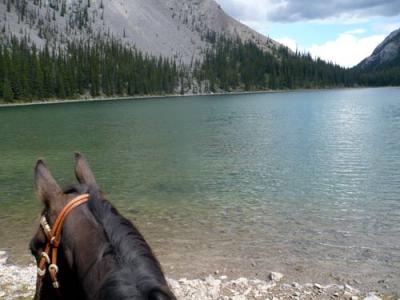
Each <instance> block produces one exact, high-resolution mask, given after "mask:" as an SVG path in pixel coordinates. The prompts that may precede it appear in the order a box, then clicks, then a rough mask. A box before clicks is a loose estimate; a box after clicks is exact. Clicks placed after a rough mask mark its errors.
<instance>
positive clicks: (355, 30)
mask: <svg viewBox="0 0 400 300" xmlns="http://www.w3.org/2000/svg"><path fill="white" fill-rule="evenodd" d="M365 32H367V31H366V30H365V29H364V28H357V29H353V30H349V31H346V33H348V34H363V33H365Z"/></svg>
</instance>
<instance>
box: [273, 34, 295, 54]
mask: <svg viewBox="0 0 400 300" xmlns="http://www.w3.org/2000/svg"><path fill="white" fill-rule="evenodd" d="M276 41H277V42H279V43H281V44H282V45H285V46H286V47H288V48H289V49H290V50H292V51H294V52H295V51H296V50H297V49H298V46H297V42H296V41H295V40H294V39H291V38H289V37H283V38H279V39H276Z"/></svg>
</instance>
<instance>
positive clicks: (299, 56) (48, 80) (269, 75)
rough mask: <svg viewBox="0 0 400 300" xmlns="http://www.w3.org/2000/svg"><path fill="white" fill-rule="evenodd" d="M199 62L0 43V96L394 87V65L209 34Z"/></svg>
mask: <svg viewBox="0 0 400 300" xmlns="http://www.w3.org/2000/svg"><path fill="white" fill-rule="evenodd" d="M208 38H211V39H212V41H213V43H212V47H210V48H209V49H208V50H207V51H205V52H204V59H203V60H202V61H200V60H198V61H196V62H195V63H194V65H193V66H192V67H190V68H188V67H187V66H183V65H177V64H176V63H175V62H174V61H173V60H169V59H165V58H162V57H153V56H149V55H146V54H144V53H142V52H141V51H138V50H137V49H135V47H132V46H127V45H123V44H122V43H121V42H119V41H117V40H114V39H109V40H101V39H98V40H85V41H83V40H82V41H75V42H68V43H67V45H65V46H63V47H61V46H60V47H58V48H56V49H54V48H51V47H49V46H48V45H47V46H45V47H43V48H42V49H38V48H36V47H35V45H32V44H30V43H29V42H28V39H19V40H18V39H16V38H12V39H10V41H9V42H8V43H1V44H0V101H1V102H3V103H10V102H29V101H35V100H46V99H71V98H82V97H99V96H103V97H116V96H135V95H166V94H176V93H180V94H184V93H190V92H193V91H194V90H193V89H192V87H193V86H195V85H196V86H200V88H199V89H197V91H198V92H203V93H208V92H232V91H253V90H254V91H256V90H258V91H259V90H277V89H279V90H286V89H299V88H304V89H315V88H331V87H355V86H384V85H399V84H400V68H398V67H392V68H389V69H387V68H385V69H379V68H377V69H376V70H373V71H371V72H365V71H363V70H359V69H357V68H353V69H345V68H342V67H340V66H338V65H335V64H332V63H328V62H325V61H323V60H321V59H314V58H312V57H311V55H310V54H307V53H294V52H292V51H290V50H289V49H288V48H286V47H280V48H277V49H274V50H273V51H269V52H266V51H263V50H261V49H260V48H258V47H257V46H256V45H255V44H253V43H251V42H247V43H243V42H241V41H240V40H231V39H226V38H223V37H219V38H217V37H215V36H213V37H208Z"/></svg>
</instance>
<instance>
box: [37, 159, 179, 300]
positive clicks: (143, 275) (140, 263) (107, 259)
mask: <svg viewBox="0 0 400 300" xmlns="http://www.w3.org/2000/svg"><path fill="white" fill-rule="evenodd" d="M75 174H76V178H77V179H78V182H79V184H76V185H74V186H72V187H70V188H68V189H66V190H64V191H62V190H61V189H60V188H59V186H58V184H57V182H56V181H55V180H54V178H53V177H52V175H51V173H50V171H49V170H48V169H47V168H46V166H45V165H44V163H43V161H41V160H39V161H38V162H37V164H36V168H35V174H34V177H35V178H34V182H35V187H36V191H37V194H38V196H39V197H40V199H41V200H42V201H43V203H44V206H45V208H44V210H43V216H44V217H45V220H47V222H48V225H49V227H50V228H51V227H52V226H53V225H54V223H55V222H56V220H57V218H58V217H59V214H60V213H61V212H62V211H64V210H65V209H64V208H65V207H66V206H67V205H68V203H70V204H71V201H74V200H73V199H76V198H77V197H78V196H79V195H83V194H88V196H89V198H88V199H89V200H88V201H87V202H84V203H83V204H80V205H79V206H77V207H75V208H74V209H73V210H71V211H70V213H69V214H68V215H67V216H66V217H65V222H64V223H63V225H62V231H61V236H60V240H59V245H58V248H57V251H56V256H57V258H56V260H57V266H58V273H57V280H58V283H59V288H54V286H53V284H52V280H51V279H52V278H50V277H51V276H50V273H51V272H49V271H47V272H46V274H44V275H43V274H41V275H42V276H39V275H38V280H37V288H36V294H35V299H58V298H62V299H74V300H75V299H137V300H139V299H148V300H167V299H176V298H175V296H174V295H173V294H172V292H171V291H170V289H169V288H168V285H167V282H166V280H165V277H164V275H163V272H162V270H161V267H160V264H159V262H158V261H157V259H156V258H155V256H154V255H153V253H152V251H151V249H150V247H149V245H148V244H147V243H146V241H145V240H144V238H143V236H142V235H141V234H140V232H139V231H138V230H137V229H136V228H135V226H134V225H133V224H132V223H131V222H130V221H129V220H127V219H126V218H124V217H122V216H121V215H120V214H119V213H118V211H117V210H116V209H115V208H114V207H113V206H112V205H111V204H110V202H108V201H107V200H105V199H104V197H103V194H102V192H101V191H100V189H99V187H98V186H97V184H96V181H95V178H94V176H93V173H92V171H91V170H90V168H89V165H88V163H87V161H86V160H85V158H84V157H83V156H82V155H81V154H79V153H77V154H75ZM42 225H43V224H42ZM50 238H51V237H50ZM48 239H49V236H48V235H46V230H44V228H42V227H39V230H38V231H37V233H36V235H35V236H34V237H33V239H32V241H31V243H30V249H31V251H32V254H33V255H34V256H35V257H36V259H37V260H38V263H39V261H40V260H41V258H42V257H43V256H46V255H45V254H43V256H42V253H43V252H45V248H46V245H48V243H49V240H48ZM49 256H50V255H49ZM47 259H49V260H50V258H47ZM48 263H51V262H50V261H49V262H48Z"/></svg>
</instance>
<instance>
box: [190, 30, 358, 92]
mask: <svg viewBox="0 0 400 300" xmlns="http://www.w3.org/2000/svg"><path fill="white" fill-rule="evenodd" d="M195 74H196V77H197V78H198V79H199V80H207V81H208V83H209V88H210V90H211V91H216V90H217V89H223V90H227V91H231V90H237V89H241V90H242V89H244V90H246V91H248V90H264V89H296V88H326V87H347V86H354V85H355V84H357V74H356V73H355V72H353V71H352V70H349V69H345V68H342V67H340V66H338V65H335V64H332V63H327V62H325V61H323V60H321V59H313V58H312V57H311V55H310V54H302V53H299V52H296V53H293V52H291V51H290V50H289V49H288V48H286V47H278V48H275V49H271V50H270V51H263V50H262V49H260V48H259V47H258V46H257V45H256V44H254V43H252V42H245V43H243V42H242V41H241V40H239V39H238V40H232V39H226V38H224V37H220V38H219V39H218V40H217V41H216V42H215V44H214V47H212V48H210V49H208V50H207V51H206V52H205V58H204V62H203V63H201V64H199V63H198V64H197V66H196V69H195Z"/></svg>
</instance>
